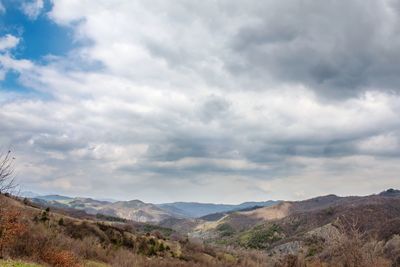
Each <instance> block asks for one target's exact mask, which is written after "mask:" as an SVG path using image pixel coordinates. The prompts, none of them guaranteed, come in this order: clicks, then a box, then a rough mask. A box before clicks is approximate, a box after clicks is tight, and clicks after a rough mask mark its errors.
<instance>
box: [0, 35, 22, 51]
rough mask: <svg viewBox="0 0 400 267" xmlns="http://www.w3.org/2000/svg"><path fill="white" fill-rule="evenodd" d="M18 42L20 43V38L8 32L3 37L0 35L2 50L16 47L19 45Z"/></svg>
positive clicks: (0, 48) (0, 49)
mask: <svg viewBox="0 0 400 267" xmlns="http://www.w3.org/2000/svg"><path fill="white" fill-rule="evenodd" d="M18 43H19V38H18V37H15V36H13V35H11V34H7V35H5V36H3V37H0V51H4V50H8V49H11V48H14V47H16V46H17V45H18Z"/></svg>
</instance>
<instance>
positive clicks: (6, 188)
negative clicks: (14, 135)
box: [0, 150, 17, 194]
mask: <svg viewBox="0 0 400 267" xmlns="http://www.w3.org/2000/svg"><path fill="white" fill-rule="evenodd" d="M14 160H15V158H14V157H13V156H12V154H11V150H8V151H7V152H6V153H1V154H0V194H3V193H10V192H11V191H12V190H13V189H15V188H16V187H17V184H16V183H15V177H14Z"/></svg>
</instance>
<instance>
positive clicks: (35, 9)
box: [21, 0, 44, 20]
mask: <svg viewBox="0 0 400 267" xmlns="http://www.w3.org/2000/svg"><path fill="white" fill-rule="evenodd" d="M43 7H44V1H43V0H29V1H25V2H23V3H22V5H21V10H22V12H24V14H25V15H26V16H28V17H29V19H31V20H35V19H36V18H37V17H38V16H39V15H40V13H41V12H42V9H43Z"/></svg>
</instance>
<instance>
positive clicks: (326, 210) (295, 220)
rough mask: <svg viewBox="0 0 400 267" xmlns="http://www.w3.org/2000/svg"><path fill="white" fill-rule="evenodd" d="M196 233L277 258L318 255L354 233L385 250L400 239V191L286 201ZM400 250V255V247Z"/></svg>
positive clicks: (207, 225) (197, 228) (219, 220)
mask: <svg viewBox="0 0 400 267" xmlns="http://www.w3.org/2000/svg"><path fill="white" fill-rule="evenodd" d="M190 234H191V235H192V236H197V237H200V238H202V239H205V240H208V242H212V243H217V244H223V245H229V246H236V247H243V248H253V249H263V250H267V251H269V252H270V253H272V254H273V255H275V256H277V257H280V256H282V255H286V254H288V253H289V254H293V255H299V254H301V255H309V256H310V255H311V254H312V256H314V255H317V254H319V253H323V252H324V248H326V247H331V246H333V245H334V244H335V242H336V243H337V242H338V239H340V238H343V235H344V234H350V235H355V236H357V238H359V239H360V240H358V241H357V242H359V243H360V246H363V245H365V244H369V242H375V243H376V242H378V243H379V242H380V243H379V244H380V246H381V249H382V253H383V251H384V250H385V249H389V248H387V247H385V246H389V245H390V244H392V243H395V242H398V240H400V194H398V192H397V191H393V190H388V191H385V192H382V193H380V194H378V195H371V196H366V197H338V196H335V195H328V196H323V197H317V198H313V199H309V200H305V201H297V202H291V201H286V202H282V203H280V204H278V205H275V206H272V207H263V208H259V209H255V210H251V211H239V212H234V213H231V214H227V215H226V216H224V217H222V218H216V220H214V221H206V222H201V223H199V224H197V225H196V226H195V227H193V230H192V232H191V233H190ZM375 243H374V244H375ZM396 244H397V243H396ZM397 245H399V246H400V243H398V244H397ZM359 249H361V247H360V248H359ZM396 249H397V250H396V251H397V252H396V253H398V254H396V255H398V256H399V259H400V250H398V249H400V247H397V248H396ZM360 253H361V252H360ZM383 254H384V253H383ZM383 254H382V255H383ZM396 257H397V256H396ZM393 266H398V265H393Z"/></svg>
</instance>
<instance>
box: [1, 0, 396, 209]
mask: <svg viewBox="0 0 400 267" xmlns="http://www.w3.org/2000/svg"><path fill="white" fill-rule="evenodd" d="M0 25H1V27H0V106H1V108H0V149H1V150H8V149H11V150H12V153H13V156H15V157H16V161H15V168H16V178H17V181H18V183H19V184H20V185H21V187H22V190H29V191H33V192H49V193H57V194H61V195H70V196H90V197H94V198H115V199H124V200H128V199H140V200H142V201H145V202H151V203H166V202H175V201H195V202H206V203H241V202H245V201H264V200H270V199H272V200H276V199H282V200H301V199H307V198H311V197H316V196H321V195H327V194H336V195H341V196H346V195H369V194H375V193H379V192H381V191H383V190H385V189H388V188H400V179H399V173H400V117H399V114H400V95H399V92H400V75H399V74H400V67H399V66H400V4H399V2H398V1H393V0H383V1H374V0H366V1H358V0H349V1H331V0H329V1H323V3H322V2H319V1H311V0H305V1H304V0H288V1H262V2H260V1H252V0H250V1H239V2H233V1H228V0H218V1H207V0H206V1H200V2H194V1H187V2H186V1H168V2H166V1H157V0H154V1H153V0H147V1H141V0H137V1H136V0H135V1H128V0H118V1H106V0H104V1H103V0H92V1H91V0H88V1H71V0H58V1H50V0H29V1H28V0H26V1H25V0H15V1H4V0H0Z"/></svg>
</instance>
